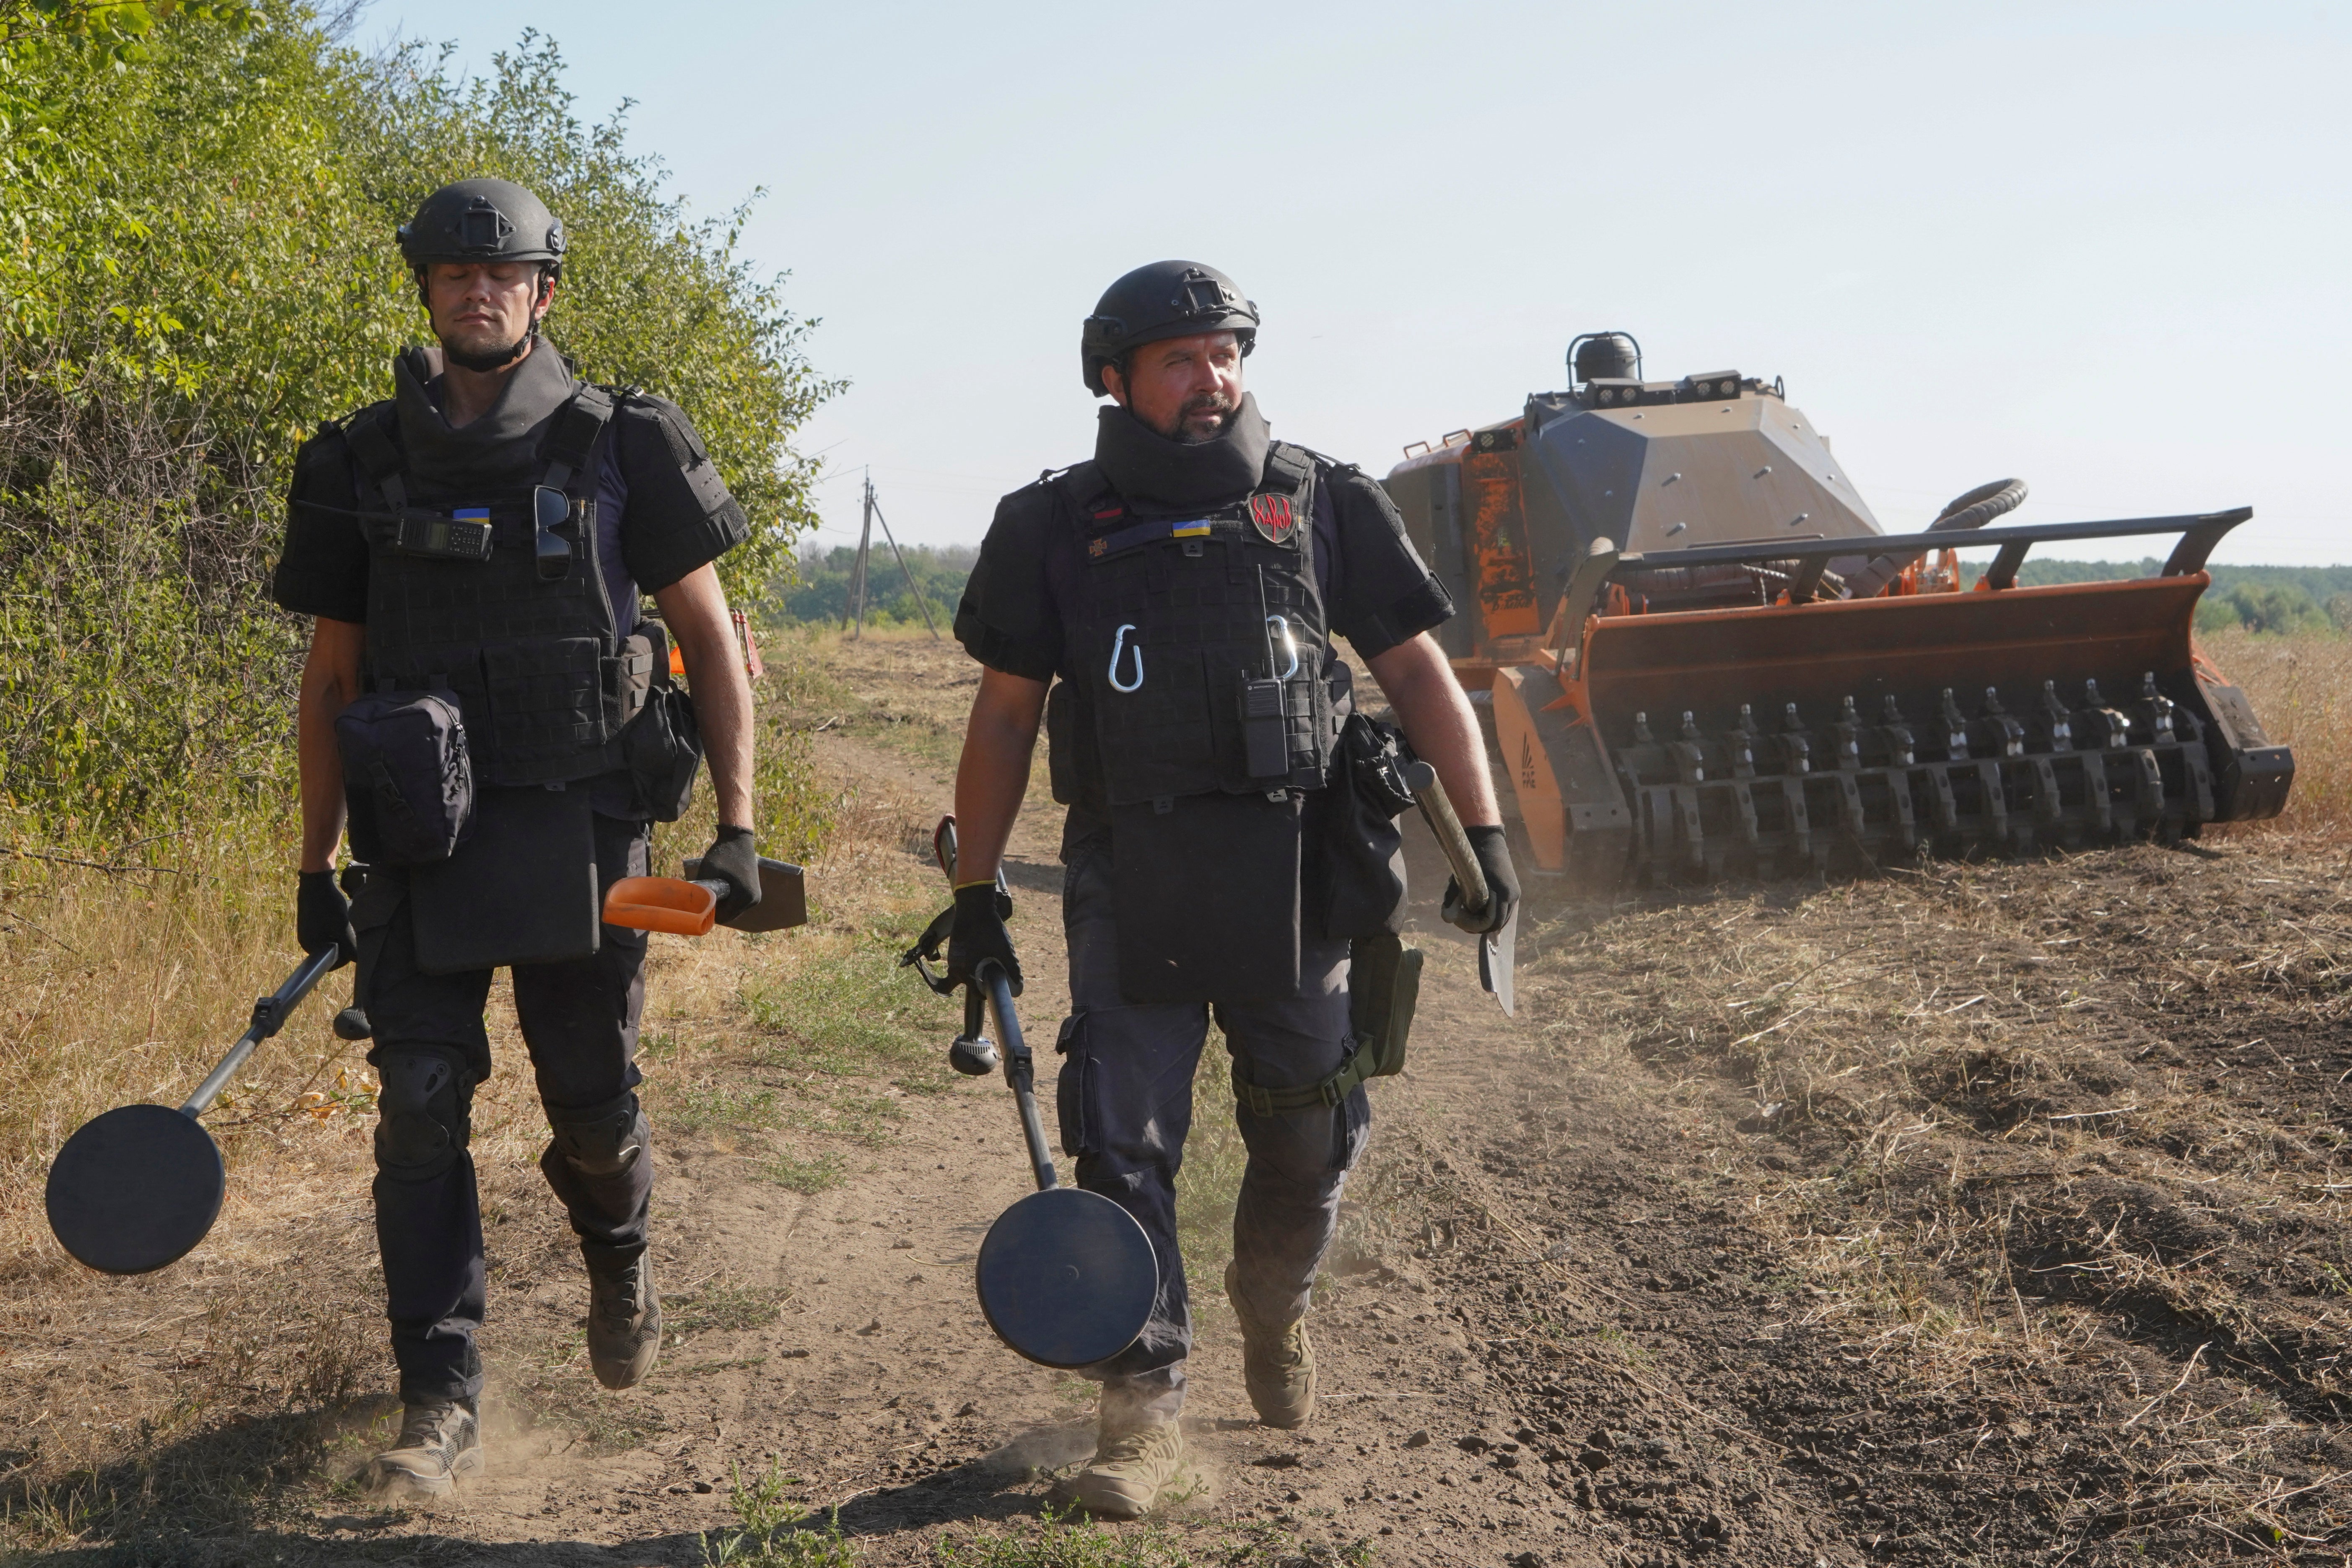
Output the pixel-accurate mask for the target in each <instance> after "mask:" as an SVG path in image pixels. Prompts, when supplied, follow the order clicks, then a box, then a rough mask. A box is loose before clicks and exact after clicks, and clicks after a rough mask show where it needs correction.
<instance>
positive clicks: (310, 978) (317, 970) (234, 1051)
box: [180, 947, 335, 1119]
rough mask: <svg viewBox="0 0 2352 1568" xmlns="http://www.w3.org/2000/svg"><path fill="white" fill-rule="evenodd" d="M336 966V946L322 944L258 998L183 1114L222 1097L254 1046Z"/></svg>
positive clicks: (195, 1111) (191, 1113) (200, 1109)
mask: <svg viewBox="0 0 2352 1568" xmlns="http://www.w3.org/2000/svg"><path fill="white" fill-rule="evenodd" d="M334 967H335V950H334V949H333V948H331V947H326V948H320V950H319V951H318V952H314V953H312V954H311V955H310V957H308V958H306V959H304V960H303V961H302V962H301V963H300V964H299V965H298V966H297V967H296V969H295V971H294V973H291V974H289V975H288V976H287V977H286V984H283V985H280V986H279V987H278V989H277V990H275V991H273V992H271V993H270V994H268V995H267V996H264V997H263V998H262V999H261V1000H260V1001H258V1002H256V1003H255V1004H254V1005H253V1023H252V1025H251V1026H249V1027H248V1028H247V1030H246V1031H245V1033H244V1034H242V1035H240V1036H238V1037H237V1042H236V1044H235V1045H233V1046H231V1047H229V1048H228V1055H226V1056H225V1057H223V1058H221V1059H220V1065H219V1066H218V1067H215V1068H213V1070H212V1071H211V1073H209V1074H208V1075H206V1077H205V1081H204V1082H202V1083H200V1084H198V1085H196V1092H195V1093H194V1094H192V1095H190V1096H188V1099H187V1103H185V1104H184V1105H182V1106H181V1107H180V1114H181V1115H183V1116H185V1117H188V1118H190V1119H194V1118H195V1117H198V1116H202V1115H203V1114H204V1113H205V1110H207V1109H208V1108H209V1107H210V1106H211V1105H212V1102H213V1101H214V1100H218V1099H219V1098H220V1092H221V1090H222V1089H226V1088H227V1087H228V1080H229V1079H233V1078H235V1077H236V1069H237V1068H241V1067H243V1066H244V1065H245V1058H247V1057H249V1056H251V1055H253V1047H256V1046H257V1045H259V1044H260V1043H261V1042H262V1041H264V1040H266V1039H268V1038H269V1037H270V1036H272V1035H274V1034H276V1033H277V1032H278V1030H280V1029H282V1028H284V1027H285V1026H286V1020H287V1018H288V1017H289V1016H291V1015H292V1013H293V1011H294V1009H295V1008H296V1007H297V1006H298V1005H300V1003H301V1001H302V998H303V997H305V996H308V995H309V994H310V990H311V987H313V986H315V985H317V984H319V982H320V981H321V980H323V979H325V978H326V977H327V973H328V971H330V970H331V969H333V968H334Z"/></svg>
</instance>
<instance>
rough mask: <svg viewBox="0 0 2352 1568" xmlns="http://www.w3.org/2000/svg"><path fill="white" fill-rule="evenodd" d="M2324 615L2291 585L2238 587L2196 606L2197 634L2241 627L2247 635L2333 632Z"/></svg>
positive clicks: (2211, 597) (2208, 597)
mask: <svg viewBox="0 0 2352 1568" xmlns="http://www.w3.org/2000/svg"><path fill="white" fill-rule="evenodd" d="M2334 624H2335V623H2333V622H2332V621H2330V620H2329V619H2328V617H2327V612H2326V610H2323V609H2321V608H2320V607H2319V605H2317V604H2316V603H2315V601H2314V600H2313V599H2312V596H2311V595H2310V594H2309V593H2307V592H2305V590H2304V589H2302V588H2300V587H2297V586H2295V585H2294V584H2280V583H2241V584H2238V585H2237V586H2235V587H2233V588H2231V589H2228V590H2227V591H2217V592H2213V593H2209V594H2207V595H2205V596H2204V597H2203V598H2202V599H2200V601H2199V602H2198V605H2197V625H2198V628H2199V629H2200V630H2203V631H2211V630H2214V629H2216V628H2219V627H2221V626H2243V627H2245V628H2246V629H2247V630H2248V631H2250V632H2270V633H2279V632H2324V631H2328V630H2330V629H2332V628H2333V626H2334Z"/></svg>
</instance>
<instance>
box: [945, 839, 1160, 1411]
mask: <svg viewBox="0 0 2352 1568" xmlns="http://www.w3.org/2000/svg"><path fill="white" fill-rule="evenodd" d="M933 845H934V847H936V848H937V849H938V851H939V856H940V868H942V869H943V870H945V871H946V872H947V874H948V880H949V881H950V883H952V882H953V881H954V880H955V818H953V817H952V816H950V817H948V818H946V819H944V820H943V821H941V822H940V829H939V833H938V835H937V837H935V838H934V839H933ZM945 935H946V931H945V929H944V922H939V923H935V924H934V925H933V927H932V929H931V930H930V931H926V932H925V933H924V939H923V941H921V942H918V943H917V944H916V946H915V947H914V948H913V949H912V950H911V951H910V952H908V954H907V955H906V957H905V958H904V959H902V960H901V961H900V962H901V963H903V964H911V965H912V966H913V967H914V968H915V970H916V972H917V973H919V974H920V975H921V976H922V979H923V983H924V984H926V985H929V987H930V988H931V989H932V990H933V991H935V992H937V993H939V994H940V995H942V996H944V995H946V994H949V993H950V992H951V991H953V990H954V989H955V987H954V986H953V985H951V984H949V983H948V981H947V980H946V978H945V977H944V976H941V975H938V974H934V973H931V970H930V968H929V964H928V963H926V962H925V961H926V960H927V959H937V958H938V957H939V956H940V952H939V945H938V944H939V941H940V939H943V938H944V937H945ZM990 1008H993V1009H994V1010H995V1013H996V1033H997V1038H998V1039H999V1040H1002V1041H1003V1050H1002V1052H1001V1053H1000V1051H999V1049H998V1047H997V1045H996V1043H995V1042H993V1041H992V1040H990V1039H989V1038H988V1037H987V1035H986V1033H985V1032H984V1031H985V1030H986V1028H987V1024H988V1016H987V1015H988V1011H989V1009H990ZM948 1061H949V1063H950V1065H951V1066H952V1067H954V1068H955V1069H956V1070H957V1071H958V1072H960V1073H964V1074H966V1075H968V1076H971V1077H974V1078H977V1077H981V1076H982V1075H984V1074H986V1073H989V1072H991V1071H992V1070H994V1068H996V1067H997V1065H998V1063H999V1062H1000V1061H1002V1063H1003V1067H1004V1079H1005V1082H1006V1083H1007V1084H1009V1085H1011V1086H1012V1089H1013V1104H1014V1105H1015V1106H1016V1107H1018V1109H1019V1110H1020V1113H1021V1136H1022V1139H1023V1141H1024V1142H1025V1143H1026V1144H1027V1145H1028V1151H1029V1167H1030V1171H1031V1173H1032V1174H1033V1175H1034V1177H1035V1178H1036V1182H1037V1190H1036V1191H1035V1192H1034V1193H1032V1194H1029V1195H1028V1196H1027V1197H1025V1198H1023V1199H1022V1200H1021V1201H1020V1202H1018V1203H1016V1204H1014V1205H1013V1206H1012V1207H1011V1208H1009V1209H1006V1210H1005V1211H1004V1212H1003V1214H1001V1215H998V1216H997V1218H996V1223H995V1224H994V1225H992V1226H989V1227H988V1237H987V1239H985V1240H983V1241H982V1243H981V1244H980V1261H979V1264H978V1266H977V1267H976V1268H974V1269H973V1271H972V1276H973V1284H974V1286H975V1287H976V1289H978V1291H979V1294H980V1310H981V1311H982V1313H983V1314H984V1315H985V1316H986V1317H987V1319H988V1326H989V1327H990V1328H991V1329H992V1330H993V1331H995V1333H996V1337H997V1338H998V1339H1000V1340H1003V1342H1004V1343H1005V1344H1006V1345H1007V1346H1008V1347H1009V1348H1011V1349H1012V1350H1013V1352H1014V1353H1016V1354H1018V1355H1021V1356H1024V1357H1025V1358H1027V1359H1028V1360H1030V1361H1034V1362H1035V1363H1038V1364H1039V1365H1040V1366H1050V1367H1058V1368H1062V1369H1065V1370H1068V1369H1073V1368H1076V1367H1084V1366H1092V1365H1094V1364H1096V1363H1097V1362H1104V1361H1108V1360H1109V1359H1110V1358H1111V1357H1112V1356H1115V1355H1117V1354H1118V1352H1121V1351H1123V1350H1125V1349H1126V1348H1127V1347H1128V1346H1129V1345H1131V1344H1133V1343H1134V1342H1135V1341H1136V1337H1137V1336H1138V1335H1139V1334H1140V1333H1142V1332H1143V1326H1144V1324H1145V1323H1146V1322H1148V1321H1150V1317H1151V1303H1152V1301H1153V1300H1155V1299H1156V1298H1157V1297H1158V1296H1159V1294H1160V1265H1159V1260H1158V1259H1157V1258H1154V1257H1153V1255H1152V1251H1151V1239H1150V1237H1147V1236H1145V1235H1144V1233H1143V1226H1140V1225H1139V1224H1138V1223H1136V1219H1135V1216H1134V1215H1130V1214H1129V1213H1128V1212H1127V1211H1126V1210H1125V1209H1123V1208H1121V1207H1119V1206H1118V1205H1117V1204H1115V1203H1113V1202H1111V1200H1110V1199H1108V1198H1107V1197H1104V1196H1103V1195H1102V1194H1099V1193H1090V1192H1087V1191H1085V1190H1084V1189H1083V1188H1079V1187H1066V1186H1063V1185H1061V1184H1060V1183H1059V1181H1058V1179H1057V1178H1056V1177H1055V1173H1054V1160H1053V1156H1052V1155H1051V1154H1050V1153H1048V1152H1046V1147H1045V1123H1044V1122H1043V1121H1041V1120H1040V1119H1039V1117H1038V1114H1037V1100H1036V1094H1035V1088H1036V1068H1035V1064H1034V1061H1033V1059H1032V1058H1031V1057H1030V1055H1029V1046H1028V1043H1027V1041H1025V1040H1024V1038H1023V1037H1022V1034H1021V1020H1020V1019H1019V1017H1018V1016H1015V1015H1014V1013H1013V987H1012V984H1010V982H1009V981H1008V980H1007V979H1006V976H1005V973H1004V971H1003V968H1002V967H1001V966H999V965H998V964H997V963H995V961H993V960H990V961H987V962H984V963H982V964H981V966H980V971H979V973H978V975H977V976H976V977H975V979H974V980H973V982H972V984H970V985H967V986H965V987H964V1002H963V1032H962V1033H961V1034H960V1035H958V1036H957V1037H956V1040H955V1043H954V1045H952V1046H950V1047H949V1049H948Z"/></svg>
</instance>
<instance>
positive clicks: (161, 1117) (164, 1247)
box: [47, 947, 368, 1274]
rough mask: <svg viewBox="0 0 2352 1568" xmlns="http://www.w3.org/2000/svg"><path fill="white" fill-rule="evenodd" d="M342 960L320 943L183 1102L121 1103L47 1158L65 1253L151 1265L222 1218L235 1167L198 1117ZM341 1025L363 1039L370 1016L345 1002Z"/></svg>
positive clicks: (112, 1267)
mask: <svg viewBox="0 0 2352 1568" xmlns="http://www.w3.org/2000/svg"><path fill="white" fill-rule="evenodd" d="M336 962H337V960H336V951H335V949H333V948H331V947H329V948H322V949H320V951H319V952H314V953H312V954H311V955H310V957H308V958H306V959H304V960H303V961H302V962H301V963H300V965H299V967H297V968H296V969H295V971H294V973H292V974H289V975H288V976H287V977H286V984H283V985H280V986H279V987H278V989H277V990H275V991H273V992H271V993H270V994H268V995H267V996H264V997H262V998H261V999H260V1000H259V1001H257V1002H256V1003H255V1004H254V1005H253V1022H252V1023H251V1025H250V1026H247V1029H246V1031H245V1033H244V1034H243V1035H241V1036H239V1037H237V1042H236V1044H235V1045H233V1046H231V1047H229V1048H228V1055H226V1056H225V1057H223V1058H221V1059H220V1064H219V1065H218V1066H217V1067H215V1068H213V1070H212V1071H211V1073H209V1074H208V1075H206V1077H205V1081H204V1082H202V1083H200V1084H198V1085H197V1086H196V1092H195V1093H194V1094H192V1095H190V1096H188V1099H187V1103H185V1104H184V1105H182V1106H181V1107H180V1108H179V1109H178V1110H169V1109H167V1108H165V1107H163V1106H161V1105H123V1106H118V1107H116V1108H115V1109H114V1110H110V1111H108V1112H106V1113H105V1114H104V1115H102V1116H99V1117H96V1118H93V1119H92V1120H90V1121H86V1122H84V1123H83V1124H82V1126H81V1129H80V1131H77V1132H76V1133H75V1134H74V1135H73V1136H72V1137H70V1138H68V1139H67V1140H66V1146H65V1147H64V1148H62V1149H60V1150H58V1157H57V1158H56V1159H55V1160H52V1161H51V1162H50V1163H49V1181H48V1189H47V1204H48V1211H49V1229H50V1230H51V1231H52V1232H54V1233H55V1234H56V1236H57V1238H58V1243H59V1244H60V1245H61V1246H63V1247H65V1249H66V1250H67V1251H68V1252H70V1253H72V1254H73V1255H74V1257H76V1258H79V1259H80V1260H81V1261H82V1262H84V1263H87V1264H88V1265H89V1267H91V1268H95V1269H98V1270H100V1272H101V1273H106V1274H149V1273H152V1272H153V1271H154V1270H156V1269H158V1268H163V1266H164V1265H166V1264H169V1263H176V1262H178V1261H179V1260H180V1259H181V1258H184V1257H186V1256H187V1255H188V1252H189V1251H190V1249H192V1248H193V1247H194V1246H195V1245H196V1243H198V1242H200V1241H202V1240H204V1238H205V1233H206V1232H207V1231H209V1230H211V1229H212V1227H213V1221H214V1220H215V1219H218V1218H219V1217H220V1209H221V1197H222V1194H224V1193H225V1192H226V1189H227V1185H228V1172H227V1168H226V1166H225V1165H224V1164H223V1163H221V1152H220V1146H219V1145H218V1144H216V1143H215V1142H213V1137H212V1134H211V1133H209V1132H207V1131H205V1130H204V1128H203V1126H202V1125H201V1124H200V1123H198V1121H196V1118H197V1117H199V1116H201V1115H203V1114H204V1113H205V1110H206V1108H208V1107H209V1106H210V1105H211V1104H212V1102H213V1101H214V1100H217V1099H219V1098H220V1092H221V1090H222V1089H226V1088H227V1087H228V1080H229V1079H231V1078H234V1077H235V1076H236V1069H237V1068H241V1067H243V1066H244V1065H245V1060H246V1058H247V1057H249V1056H251V1055H253V1047H256V1046H257V1045H259V1044H260V1043H261V1042H262V1041H264V1040H266V1039H268V1038H269V1037H270V1036H272V1035H274V1034H276V1033H278V1030H279V1029H281V1028H283V1027H285V1025H286V1020H287V1019H288V1018H289V1016H292V1014H293V1012H294V1009H295V1007H296V1006H297V1005H299V1003H300V1002H301V1000H302V998H303V997H305V996H308V995H309V994H310V990H311V988H312V987H313V986H315V985H317V984H319V982H320V980H321V979H323V978H324V977H325V976H326V974H327V972H328V971H330V970H331V969H333V968H334V967H335V965H336ZM354 1031H356V1032H354ZM335 1033H336V1034H338V1035H340V1036H341V1037H343V1038H344V1039H347V1040H351V1039H365V1038H366V1037H367V1033H368V1030H367V1019H366V1016H365V1015H364V1014H362V1013H361V1012H360V1011H359V1009H358V1008H356V1007H346V1008H344V1009H343V1011H342V1012H341V1013H340V1014H338V1015H337V1016H336V1018H335Z"/></svg>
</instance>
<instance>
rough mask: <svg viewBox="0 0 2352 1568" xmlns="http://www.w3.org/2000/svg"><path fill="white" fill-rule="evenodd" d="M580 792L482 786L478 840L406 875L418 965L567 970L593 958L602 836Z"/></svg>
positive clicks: (451, 969)
mask: <svg viewBox="0 0 2352 1568" xmlns="http://www.w3.org/2000/svg"><path fill="white" fill-rule="evenodd" d="M588 796H589V792H588V790H587V788H586V787H585V786H584V785H583V786H580V787H575V788H572V789H560V790H554V789H543V788H540V787H538V786H536V785H524V786H520V787H518V788H513V789H484V790H481V791H478V793H477V795H476V800H475V808H474V809H475V817H476V825H475V830H474V836H473V837H472V838H470V839H468V840H467V843H466V844H465V846H464V847H462V848H460V849H459V850H458V851H457V853H456V854H455V855H452V856H451V857H449V858H448V859H446V860H444V861H442V862H441V863H440V864H439V865H437V866H420V867H418V868H415V870H413V871H411V872H410V873H409V876H408V896H409V907H410V912H411V919H412V921H413V923H414V925H415V937H416V966H417V967H418V968H419V969H422V970H423V971H425V973H427V974H456V973H463V972H464V971H466V970H469V969H498V968H501V967H504V966H505V965H507V964H511V963H562V962H564V961H565V960H568V959H574V958H586V957H588V956H589V955H590V954H592V953H593V952H595V951H596V944H597V941H598V939H599V934H600V932H601V931H603V929H604V928H603V921H602V910H601V909H600V907H599V900H598V899H597V896H596V835H595V827H594V824H593V818H592V817H591V816H590V814H589V806H588Z"/></svg>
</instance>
